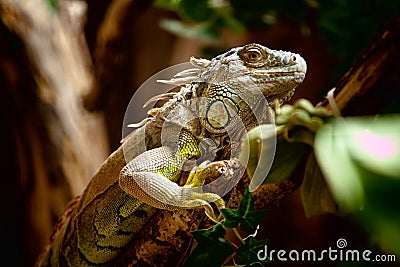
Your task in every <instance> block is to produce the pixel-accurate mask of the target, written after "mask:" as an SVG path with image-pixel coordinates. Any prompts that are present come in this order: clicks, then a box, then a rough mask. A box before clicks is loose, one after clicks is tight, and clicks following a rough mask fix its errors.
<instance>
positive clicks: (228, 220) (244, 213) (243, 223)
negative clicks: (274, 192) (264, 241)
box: [221, 189, 267, 233]
mask: <svg viewBox="0 0 400 267" xmlns="http://www.w3.org/2000/svg"><path fill="white" fill-rule="evenodd" d="M221 213H222V215H223V216H224V217H225V221H224V226H225V227H229V228H234V227H237V226H238V225H239V228H240V229H241V230H243V231H245V232H247V233H254V232H255V231H256V229H257V226H258V225H259V224H260V222H261V220H262V218H263V217H264V215H265V214H266V213H267V211H266V210H263V211H259V212H256V211H255V209H254V199H253V196H252V194H251V193H250V191H249V189H246V191H245V192H244V195H243V198H242V200H241V201H240V204H239V207H238V209H237V210H233V209H228V208H227V209H221Z"/></svg>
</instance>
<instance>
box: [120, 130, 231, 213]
mask: <svg viewBox="0 0 400 267" xmlns="http://www.w3.org/2000/svg"><path fill="white" fill-rule="evenodd" d="M177 147H178V148H177V151H173V149H171V148H170V147H168V146H162V147H158V148H155V149H151V150H148V151H146V152H144V153H142V154H140V155H139V156H137V157H136V158H134V159H133V160H132V161H130V162H129V163H128V164H127V165H126V166H125V167H124V168H123V169H122V171H121V173H120V177H119V185H120V187H121V188H122V190H124V191H125V192H126V193H128V194H130V195H131V196H133V197H135V198H137V199H139V200H141V201H143V202H144V203H146V204H148V205H151V206H153V207H156V208H159V209H168V210H175V209H177V208H180V207H192V208H193V207H198V206H203V205H207V204H208V202H214V201H217V204H218V205H219V206H222V205H223V204H222V203H223V202H221V200H220V197H219V196H218V195H216V194H213V193H203V192H202V191H201V188H200V187H201V186H202V185H203V184H204V182H205V180H206V178H207V177H208V176H214V177H215V176H216V174H217V172H218V168H219V167H222V166H225V165H224V164H223V163H221V162H212V163H209V162H203V163H202V164H200V165H199V166H198V167H195V169H193V170H192V171H191V173H190V175H189V178H188V180H187V182H186V184H185V186H178V184H177V182H178V180H179V178H180V175H181V170H182V166H183V165H184V163H185V162H186V161H187V160H190V159H197V158H199V157H200V149H199V145H198V141H197V139H196V138H195V137H194V135H193V134H191V133H190V132H188V131H185V130H183V131H182V132H181V133H180V135H179V138H178V146H177Z"/></svg>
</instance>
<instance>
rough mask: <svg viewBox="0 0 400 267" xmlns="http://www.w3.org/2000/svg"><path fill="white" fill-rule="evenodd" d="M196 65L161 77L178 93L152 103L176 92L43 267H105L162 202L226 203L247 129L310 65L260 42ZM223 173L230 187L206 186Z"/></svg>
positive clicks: (131, 143)
mask: <svg viewBox="0 0 400 267" xmlns="http://www.w3.org/2000/svg"><path fill="white" fill-rule="evenodd" d="M191 63H192V65H193V67H194V68H192V69H189V70H185V71H183V72H180V73H178V74H177V75H175V76H174V77H173V78H172V79H171V80H169V81H163V82H167V83H170V84H173V85H176V86H179V87H180V88H181V89H180V91H179V92H176V93H167V94H164V95H162V96H160V97H157V98H155V99H152V100H160V99H164V98H170V99H169V100H168V101H167V102H166V103H165V104H164V105H162V106H161V107H159V108H154V109H152V110H151V111H150V112H149V115H150V116H149V118H147V119H146V120H145V121H144V122H143V126H141V127H140V128H138V129H136V130H135V131H134V132H133V133H132V134H131V135H129V136H128V137H127V138H126V139H125V141H124V143H123V144H122V146H121V148H120V149H118V150H117V151H116V152H114V155H111V156H110V157H113V158H114V161H112V162H111V161H106V162H105V163H104V165H103V167H102V168H101V169H100V170H99V173H98V174H97V175H95V176H94V177H93V179H92V180H91V182H90V183H89V185H88V186H87V188H86V189H85V191H84V193H83V194H82V196H81V197H80V198H79V199H78V200H77V202H76V203H75V207H74V209H72V210H69V212H68V214H65V215H64V216H63V220H64V221H63V222H62V223H59V224H58V226H57V231H56V233H55V235H54V236H53V237H52V238H51V241H50V244H49V246H48V247H47V249H46V250H45V252H44V253H43V254H42V256H41V257H40V259H39V260H38V262H37V265H38V266H101V265H106V264H107V263H108V262H110V261H111V260H113V259H114V258H115V257H116V256H117V255H118V254H119V253H120V252H121V250H122V249H123V248H124V247H125V246H126V245H127V244H128V243H129V242H130V241H131V240H132V239H133V238H134V236H135V234H137V233H138V232H139V231H140V229H141V228H142V227H143V226H144V225H145V224H146V222H148V221H149V219H150V218H151V216H152V215H153V214H154V212H155V211H156V208H158V209H169V210H174V209H179V208H188V207H189V208H194V207H198V206H204V207H208V208H209V204H208V203H209V202H215V203H216V204H217V206H219V207H223V205H224V201H223V200H222V199H221V198H220V197H221V196H222V195H223V194H225V193H226V192H227V191H229V190H230V189H231V188H232V186H234V185H235V183H236V182H237V179H238V178H237V177H239V178H240V176H238V175H236V176H235V175H234V173H237V172H239V170H240V169H242V167H240V164H239V163H238V160H236V158H237V156H238V153H240V149H239V147H240V140H241V137H242V135H243V134H244V133H245V132H246V131H247V130H249V129H251V128H253V127H255V126H257V125H258V124H260V123H262V121H263V120H265V119H268V114H269V113H268V106H269V104H270V105H280V104H282V103H283V102H285V101H287V100H289V99H290V98H291V96H292V95H293V93H294V90H295V88H296V87H297V86H298V85H299V84H300V83H301V82H302V81H303V79H304V78H305V73H306V68H307V67H306V62H305V60H304V59H303V58H302V57H301V56H299V55H298V54H294V53H291V52H284V51H276V50H271V49H269V48H267V47H264V46H261V45H258V44H248V45H245V46H243V47H237V48H233V49H231V50H229V51H227V52H226V53H224V54H221V55H219V56H217V57H215V58H213V59H211V60H206V59H196V58H191ZM115 159H117V160H115ZM125 162H127V164H126V165H125ZM112 164H115V166H111V167H110V165H112ZM124 165H125V166H124ZM104 166H106V167H104ZM188 168H189V170H190V169H191V171H190V174H189V176H188V179H187V181H186V182H185V183H184V185H183V186H179V185H178V183H179V182H180V181H179V179H180V177H181V173H182V172H183V171H184V170H186V169H188ZM110 169H111V170H110ZM108 172H110V173H108ZM116 172H117V174H116ZM118 173H119V175H118ZM222 176H223V178H224V179H222V180H223V181H225V182H224V183H220V184H218V185H216V186H209V187H207V185H204V183H205V182H206V180H207V181H209V180H208V179H209V178H210V177H222ZM101 177H102V179H100V178H101ZM104 177H107V178H104ZM233 177H236V178H233ZM217 180H221V179H217ZM181 183H182V181H181ZM210 184H213V183H212V182H211V183H210ZM56 235H57V238H56V237H55V236H56Z"/></svg>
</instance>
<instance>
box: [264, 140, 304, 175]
mask: <svg viewBox="0 0 400 267" xmlns="http://www.w3.org/2000/svg"><path fill="white" fill-rule="evenodd" d="M309 151H310V146H308V145H307V144H304V143H289V142H287V141H286V140H285V139H284V138H283V136H282V135H279V136H278V141H277V145H276V152H275V157H274V162H273V164H272V167H271V170H270V171H269V173H268V176H267V179H266V180H265V183H279V182H282V181H284V180H286V179H289V178H290V177H292V176H293V174H294V173H295V171H296V170H297V168H298V166H299V165H300V163H301V162H302V161H303V160H304V156H305V155H306V154H307V153H308V152H309Z"/></svg>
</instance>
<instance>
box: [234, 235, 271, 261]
mask: <svg viewBox="0 0 400 267" xmlns="http://www.w3.org/2000/svg"><path fill="white" fill-rule="evenodd" d="M266 245H267V240H261V241H257V240H255V239H254V238H253V237H252V236H250V237H249V238H247V239H246V240H245V244H244V245H241V246H240V247H239V248H238V249H237V251H236V254H237V256H238V260H237V263H238V264H253V263H256V262H269V261H270V260H269V259H268V258H267V259H265V260H262V259H259V258H258V252H259V251H260V250H263V251H264V249H265V246H266Z"/></svg>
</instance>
